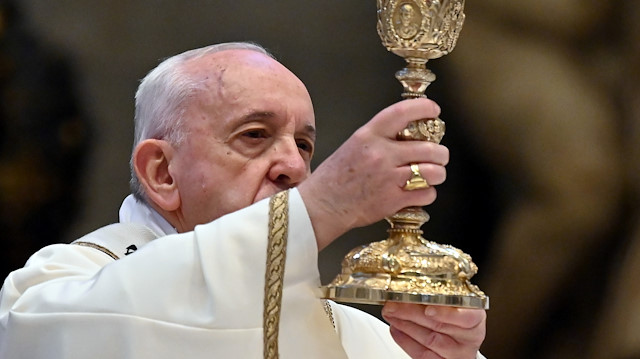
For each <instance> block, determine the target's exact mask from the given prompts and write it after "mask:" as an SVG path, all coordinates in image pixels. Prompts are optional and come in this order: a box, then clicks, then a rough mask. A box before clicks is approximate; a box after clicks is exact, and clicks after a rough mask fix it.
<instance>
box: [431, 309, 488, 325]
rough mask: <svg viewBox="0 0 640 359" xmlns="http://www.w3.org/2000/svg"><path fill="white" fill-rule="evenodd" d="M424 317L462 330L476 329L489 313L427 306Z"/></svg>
mask: <svg viewBox="0 0 640 359" xmlns="http://www.w3.org/2000/svg"><path fill="white" fill-rule="evenodd" d="M424 315H425V316H426V317H428V318H431V319H433V320H436V321H439V322H443V323H448V324H451V325H454V326H457V327H460V328H467V329H468V328H474V327H476V326H478V325H479V324H481V323H482V322H483V321H484V320H485V319H486V317H487V313H486V312H485V311H484V310H481V309H465V308H454V307H444V306H435V305H431V306H427V307H426V308H425V309H424Z"/></svg>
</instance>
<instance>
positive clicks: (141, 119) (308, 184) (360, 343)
mask: <svg viewBox="0 0 640 359" xmlns="http://www.w3.org/2000/svg"><path fill="white" fill-rule="evenodd" d="M438 112H439V109H438V106H437V105H436V104H434V103H433V102H431V101H429V100H426V99H418V100H407V101H402V102H400V103H398V104H395V105H393V106H391V107H389V108H387V109H385V110H383V111H382V112H380V113H379V114H377V115H376V116H375V117H374V118H373V119H372V120H371V121H370V122H369V123H368V124H366V125H365V126H363V127H362V128H361V129H359V130H358V131H357V132H356V133H355V134H354V135H353V136H352V137H351V138H350V139H349V140H348V141H347V142H346V143H345V144H344V145H343V146H341V147H340V148H339V149H338V150H337V151H336V152H335V153H334V154H333V155H332V156H330V157H329V158H328V159H327V160H326V161H325V162H324V163H322V164H321V165H320V166H319V167H318V169H317V170H316V171H314V173H313V174H311V173H310V172H311V171H310V161H311V157H312V155H313V149H314V143H315V120H314V114H313V108H312V104H311V100H310V98H309V94H308V92H307V90H306V88H305V86H304V85H303V84H302V82H301V81H300V80H299V79H298V78H297V77H295V76H294V75H293V74H292V73H291V72H290V71H289V70H287V69H286V68H285V67H284V66H282V65H281V64H280V63H278V62H276V61H275V60H274V59H273V58H272V57H270V56H269V55H268V54H267V53H266V52H265V51H264V50H263V49H262V48H260V47H258V46H255V45H251V44H245V43H230V44H221V45H214V46H210V47H207V48H203V49H197V50H192V51H188V52H185V53H183V54H180V55H177V56H174V57H172V58H169V59H167V60H165V61H164V62H163V63H161V64H160V65H159V66H158V67H157V68H156V69H154V70H153V71H151V72H150V73H149V74H148V75H147V77H146V78H145V79H144V80H143V81H142V83H141V85H140V88H139V90H138V92H137V94H136V139H135V143H134V150H133V154H132V158H131V166H132V192H133V196H129V197H128V198H127V199H125V201H124V203H123V206H122V208H121V210H120V223H118V224H114V225H111V226H107V227H104V228H102V229H99V230H97V231H95V232H93V233H90V234H88V235H87V236H85V237H83V238H81V239H79V240H77V241H76V242H74V243H72V244H58V245H53V246H49V247H46V248H44V249H42V250H41V251H39V252H38V253H36V254H35V255H34V256H33V257H32V258H31V259H30V260H29V262H28V263H27V265H26V266H25V267H24V268H22V269H20V270H17V271H15V272H13V273H12V274H11V275H10V276H9V277H8V278H7V279H6V281H5V283H4V285H3V288H2V295H1V298H0V357H2V358H89V357H90V358H147V357H153V358H176V357H179V356H180V357H185V358H215V357H233V358H258V357H260V356H262V355H264V357H277V356H278V354H279V355H280V356H281V357H283V358H299V357H304V358H377V357H385V358H401V357H406V356H407V354H408V355H409V356H410V357H413V358H456V359H464V358H469V359H471V358H476V357H482V356H481V355H480V354H479V353H478V349H479V347H480V344H481V343H482V341H483V339H484V332H485V317H486V316H485V312H484V311H481V310H464V309H454V308H448V307H433V306H422V305H417V304H413V305H410V304H399V303H388V304H387V305H386V306H385V307H384V309H383V315H384V317H385V319H386V320H387V321H388V322H389V323H390V325H391V327H390V329H387V326H386V325H385V324H383V323H382V322H380V321H378V320H377V319H375V318H373V317H370V316H368V315H366V314H364V313H362V312H359V311H357V310H355V309H353V308H350V307H345V306H342V305H339V304H336V303H333V302H330V301H323V300H320V299H318V296H317V288H318V286H319V275H318V270H317V263H316V262H317V251H318V250H321V249H322V248H324V247H325V246H327V245H328V244H329V243H331V242H332V241H333V240H335V239H336V238H337V237H338V236H340V235H342V234H343V233H345V232H346V231H348V230H349V229H352V228H355V227H358V226H364V225H368V224H371V223H373V222H375V221H378V220H380V219H382V218H383V217H385V216H386V215H389V214H390V213H394V212H395V211H397V210H399V209H401V208H403V207H407V206H416V205H417V206H420V205H426V204H429V203H431V202H433V201H434V200H435V196H436V192H435V189H434V188H433V187H429V188H426V189H421V190H416V191H405V190H403V185H404V183H405V182H406V180H407V178H408V177H409V175H410V174H411V171H410V169H409V167H410V164H411V163H417V164H419V168H420V171H421V173H422V175H423V176H424V178H425V179H426V180H427V181H428V182H429V183H430V184H433V185H437V184H440V183H442V182H443V181H444V180H445V169H444V165H445V164H446V163H447V161H448V150H447V149H446V148H445V147H443V146H441V145H436V144H433V143H427V142H400V141H396V140H395V136H396V133H398V131H400V130H401V129H402V128H404V127H405V125H406V124H407V123H408V122H410V121H412V120H415V119H419V118H427V117H435V116H437V115H438ZM134 197H135V199H134ZM283 233H284V234H283ZM287 238H288V240H287ZM265 268H266V274H265ZM274 288H275V292H274V291H273V290H274ZM278 288H280V289H281V292H278V290H277V289H278ZM274 293H275V294H274ZM274 338H275V340H274ZM396 343H397V344H396ZM403 350H404V351H403ZM405 352H406V353H405Z"/></svg>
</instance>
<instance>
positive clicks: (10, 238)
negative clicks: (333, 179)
mask: <svg viewBox="0 0 640 359" xmlns="http://www.w3.org/2000/svg"><path fill="white" fill-rule="evenodd" d="M614 3H615V5H614ZM633 4H635V3H632V2H625V1H624V0H622V1H617V2H611V4H609V2H607V3H606V4H605V3H602V4H600V3H599V2H588V3H583V2H581V1H569V0H567V1H563V2H558V1H555V0H548V1H542V0H536V1H528V0H527V1H521V2H513V1H509V0H482V1H477V0H474V1H469V2H467V16H468V21H467V25H465V28H464V29H463V31H462V35H461V37H460V40H459V42H458V46H457V47H456V50H454V51H453V53H452V54H450V55H448V56H446V57H444V58H442V59H439V60H436V61H433V62H432V64H431V65H430V67H431V69H432V70H434V72H435V73H436V75H438V80H437V81H436V82H435V83H434V84H433V85H431V86H430V87H429V89H428V90H427V94H428V95H429V97H431V98H434V99H435V100H436V101H438V102H439V104H440V105H441V107H442V110H443V115H442V118H443V119H444V120H445V121H446V122H447V135H446V136H445V138H444V140H443V144H445V145H447V146H448V147H449V148H450V150H451V163H450V165H449V166H448V180H447V183H445V184H444V185H442V186H440V187H439V188H438V194H439V198H438V200H437V201H436V203H435V204H434V205H432V206H430V207H429V208H427V210H428V211H429V213H430V214H431V216H432V220H431V221H430V222H429V223H428V224H427V225H425V226H424V227H423V229H424V230H425V232H426V234H425V236H426V237H427V238H428V239H431V240H434V241H437V242H441V243H449V244H452V245H454V246H457V247H459V248H461V249H463V250H464V251H465V252H467V253H469V254H471V255H472V256H473V258H474V260H475V262H476V263H477V264H478V265H479V267H480V272H479V274H478V276H477V278H476V279H475V280H474V281H476V282H479V283H480V285H481V287H482V288H483V289H485V288H489V289H490V290H491V289H492V288H497V289H493V291H490V292H489V293H488V294H489V295H490V296H491V297H492V298H493V299H495V303H497V305H496V306H495V307H494V309H492V310H491V311H490V312H489V321H490V326H489V329H490V331H489V336H488V338H487V344H486V347H485V348H486V352H485V354H488V357H490V358H494V359H501V358H514V357H520V358H534V357H544V358H550V357H554V358H574V357H587V356H586V354H585V353H586V351H587V350H588V348H589V345H585V343H584V341H585V338H591V336H592V335H593V334H594V333H595V332H596V329H595V328H597V327H600V324H599V323H600V319H599V315H600V313H601V311H602V308H604V307H607V305H606V304H607V303H608V301H607V300H605V299H607V298H609V296H608V295H607V294H604V295H601V294H600V293H601V291H604V293H609V292H608V288H610V286H611V285H612V284H611V283H610V280H609V279H608V278H609V274H610V273H615V271H616V270H620V268H619V267H620V266H621V265H620V264H619V263H621V262H624V259H625V256H624V253H625V251H626V249H627V248H628V246H629V245H630V243H632V242H633V241H637V239H638V238H640V235H637V233H640V231H637V232H635V233H636V235H635V236H634V235H633V233H634V230H633V228H635V226H636V224H637V223H638V222H637V221H636V220H635V219H636V217H635V216H636V214H637V213H638V212H637V208H638V205H637V203H639V202H638V201H637V198H638V194H640V190H639V189H638V186H637V184H636V183H638V181H637V178H638V177H637V176H638V175H637V174H638V173H640V171H638V166H637V164H638V158H640V155H639V153H640V151H638V150H637V149H636V147H638V146H637V145H636V143H637V139H639V138H640V135H639V134H640V130H639V128H640V126H639V125H638V124H639V123H640V121H638V113H640V110H638V105H637V103H640V101H638V96H637V94H638V91H637V85H636V84H637V83H640V81H638V80H640V79H638V71H637V69H638V68H640V66H637V65H638V48H639V46H638V43H639V42H638V36H637V34H638V33H640V32H639V31H637V26H638V25H637V23H640V22H638V21H637V20H636V19H638V18H640V14H639V12H638V10H637V9H636V8H637V7H638V6H635V5H633ZM0 5H2V6H3V7H6V6H9V7H11V8H13V7H15V8H16V11H17V13H19V14H21V15H22V16H17V17H15V18H13V19H16V21H18V20H19V25H20V31H17V32H18V33H21V34H25V33H27V34H29V37H30V38H32V39H33V41H34V42H35V43H37V46H35V45H33V46H32V45H29V46H26V45H25V44H27V43H29V42H28V41H27V40H25V37H24V36H23V35H20V36H17V37H16V36H15V35H11V37H12V39H13V40H11V41H12V42H11V43H9V41H8V40H6V38H3V46H5V47H3V49H4V50H3V51H5V52H6V53H8V54H9V55H7V58H4V57H3V58H2V59H1V60H2V61H0V77H2V76H3V75H4V74H5V72H3V71H5V70H6V69H14V68H19V67H21V66H22V67H24V66H23V65H29V66H27V67H25V68H26V69H27V70H24V71H23V73H24V74H30V75H33V74H39V72H38V71H36V70H34V69H43V68H46V69H48V70H47V71H46V72H44V73H46V74H48V75H47V76H45V75H44V74H40V75H39V76H35V75H34V76H27V75H24V74H23V75H22V76H23V77H24V78H27V80H28V81H26V82H19V83H18V84H15V83H11V86H8V87H7V88H4V89H3V90H2V94H3V96H4V99H3V101H4V102H3V106H5V107H6V105H7V104H15V103H20V104H21V106H22V107H23V108H30V107H33V106H35V105H38V106H39V105H41V101H44V102H43V103H44V104H45V105H46V106H45V108H46V109H48V112H43V113H45V115H43V116H40V117H39V119H38V120H37V121H35V122H34V123H36V125H33V124H32V125H31V127H29V126H26V127H25V126H16V125H12V123H13V122H11V121H12V120H15V119H16V118H17V117H15V116H13V117H12V116H10V115H11V114H12V112H10V111H9V112H6V113H8V114H9V115H6V114H5V112H3V118H2V122H0V135H3V136H0V145H2V146H3V147H0V148H1V149H2V152H0V189H1V190H2V191H0V200H3V201H4V202H0V203H1V204H2V206H4V207H2V208H0V214H1V215H2V217H3V218H2V219H3V221H0V225H3V223H4V224H6V225H7V226H9V227H10V224H12V223H14V224H15V223H17V222H18V221H17V220H16V218H20V219H22V218H26V217H29V218H30V220H29V221H25V223H26V224H25V225H23V226H22V227H24V228H29V229H31V230H32V232H34V231H35V229H38V230H41V232H37V231H35V232H34V233H44V234H39V235H34V234H30V237H29V238H27V237H24V238H23V237H20V235H19V234H18V231H19V230H18V229H13V230H12V231H13V232H12V231H8V230H4V232H3V233H0V242H1V243H2V245H3V247H4V248H8V249H7V250H4V248H3V249H2V250H0V257H4V258H3V263H5V264H6V263H10V264H9V265H5V267H6V269H7V270H8V269H14V268H17V267H19V266H21V265H22V263H24V261H25V260H26V258H27V256H28V254H27V253H31V252H33V250H35V249H34V248H37V247H39V246H41V245H44V244H46V243H48V242H68V241H71V240H73V239H75V238H77V237H79V236H81V235H83V234H85V233H87V232H89V231H91V230H93V229H96V228H98V227H101V226H103V225H105V224H107V223H111V222H115V221H117V212H118V208H119V206H120V203H121V201H122V199H123V198H124V197H125V196H126V195H127V194H128V179H129V167H128V161H129V155H130V150H131V142H132V131H133V126H132V123H133V121H132V118H133V96H134V93H135V90H136V87H137V85H138V81H139V80H140V79H141V78H143V77H144V76H145V74H146V73H147V72H148V71H149V70H150V69H152V68H153V67H154V66H155V65H156V64H158V62H159V60H160V59H162V58H165V57H167V56H170V55H173V54H176V53H179V52H182V51H184V50H187V49H191V48H195V47H200V46H205V45H209V44H212V43H218V42H225V41H239V40H246V41H254V42H258V43H260V44H261V45H263V46H265V47H266V48H268V49H269V50H270V51H271V52H273V53H274V54H275V55H276V57H277V58H278V59H279V60H280V61H281V62H282V63H283V64H285V65H286V66H287V67H289V68H290V69H291V70H292V71H293V72H294V73H296V74H297V75H298V76H299V77H300V78H301V79H302V80H303V81H304V82H305V83H306V84H307V87H308V89H309V91H310V93H311V96H312V98H313V100H314V105H315V109H316V120H317V123H318V131H319V143H318V146H317V157H316V159H315V161H314V165H317V164H318V163H320V162H321V161H322V160H323V159H324V158H325V157H326V156H327V155H328V154H330V153H331V152H332V151H334V150H335V149H336V148H337V147H338V146H339V145H340V144H341V143H342V142H343V141H344V140H345V139H346V138H348V136H349V135H350V134H351V133H352V132H353V131H354V130H355V129H357V128H358V127H359V126H361V125H362V124H364V123H365V122H366V121H367V120H368V119H369V118H371V117H372V116H373V115H374V114H375V113H377V112H378V111H379V110H381V109H382V108H384V107H386V106H387V105H389V104H391V103H393V102H395V101H398V100H399V99H400V92H401V87H400V85H399V84H398V83H397V81H396V80H395V78H394V76H393V74H394V73H395V71H397V70H399V69H400V68H402V66H403V60H402V59H400V58H398V57H397V56H395V55H393V54H391V53H389V52H387V51H386V50H385V49H384V48H383V47H382V45H381V44H380V40H379V38H378V35H377V33H376V1H374V0H368V1H364V0H357V1H356V0H352V1H345V0H326V1H321V2H319V1H293V0H282V1H264V0H222V1H206V0H193V1H169V0H137V1H130V0H109V1H107V0H94V1H81V0H57V1H49V0H14V1H10V0H2V1H0ZM6 14H7V12H5V15H6ZM12 14H13V13H12ZM4 20H5V21H3V22H2V23H1V24H0V25H2V26H0V28H2V27H3V26H4V27H6V26H7V21H6V20H7V19H6V18H5V19H4ZM9 28H10V27H9ZM15 33H16V31H15V30H12V31H9V32H6V31H5V32H3V33H2V35H3V36H8V35H7V34H15ZM29 44H31V43H29ZM23 47H25V48H27V49H26V50H25V49H22V48H23ZM35 47H38V48H41V49H42V50H41V51H40V52H38V51H35V50H33V49H34V48H35ZM15 48H21V49H22V50H20V51H17V52H16V50H15ZM36 55H37V56H40V55H42V57H43V58H54V59H55V61H53V63H54V64H58V65H56V66H53V65H48V66H46V67H45V66H43V65H42V64H40V63H29V62H28V61H27V62H25V60H24V59H32V58H35V57H36ZM7 59H10V60H7ZM11 59H13V60H11ZM61 63H62V64H63V65H60V64H61ZM7 64H9V65H11V66H8V65H7ZM14 65H15V66H14ZM634 69H635V70H634ZM7 71H8V70H7ZM55 75H57V76H55ZM3 79H4V78H3ZM45 80H46V81H45ZM49 80H51V81H53V82H55V83H58V84H60V83H62V85H60V86H51V87H50V88H47V91H43V93H41V94H34V95H33V96H34V97H23V99H29V100H24V101H22V102H16V101H15V99H16V96H15V94H16V93H21V92H20V91H14V90H13V88H14V87H15V86H18V85H20V86H21V84H23V83H28V84H31V85H33V86H35V87H36V88H43V86H45V83H47V82H48V81H49ZM31 85H30V86H31ZM18 87H19V86H18ZM591 90H593V91H591ZM43 94H44V95H43ZM36 97H37V98H40V99H45V100H46V101H45V100H34V99H35V98H36ZM59 100H64V101H63V102H64V103H66V104H67V105H65V106H62V108H63V110H61V109H60V108H58V107H56V106H54V105H51V104H50V103H49V102H51V103H58V102H60V101H59ZM565 100H566V101H565ZM569 100H571V101H569ZM65 101H66V102H65ZM69 103H71V104H72V105H69ZM634 103H635V104H636V105H633V104H634ZM30 105H33V106H30ZM43 106H44V105H43ZM5 107H0V112H2V111H6V110H5ZM596 110H597V111H598V112H597V115H595V114H594V111H596ZM14 112H15V111H14ZM591 117H593V118H591ZM70 118H72V119H73V120H69V119H70ZM29 121H31V120H29ZM31 122H33V121H31ZM53 124H55V126H53ZM47 126H49V127H51V128H52V130H50V131H49V133H51V134H53V137H55V138H57V140H56V141H57V142H56V143H57V144H58V147H55V146H53V147H51V146H50V147H51V148H49V147H46V149H45V150H43V149H39V150H37V151H36V152H37V155H35V154H33V153H34V152H29V151H27V152H24V153H25V154H26V155H25V157H20V156H16V155H15V154H14V152H15V153H17V151H12V150H11V149H12V148H14V147H15V143H23V142H33V143H36V144H38V143H44V142H46V141H43V140H42V139H40V138H39V137H37V136H30V135H31V133H32V130H29V129H34V128H43V127H47ZM49 127H47V128H49ZM23 128H26V129H27V130H26V131H23V130H21V129H23ZM574 129H575V131H574ZM60 134H64V136H62V135H60ZM23 136H24V137H23ZM56 136H57V137H56ZM61 139H65V141H62V140H61ZM65 144H66V146H67V147H65V146H64V145H65ZM41 147H42V146H41ZM56 151H57V152H56ZM65 151H66V152H65ZM572 151H573V152H572ZM57 153H61V154H58V155H56V159H57V161H59V162H55V161H53V162H52V161H51V159H50V158H49V156H51V155H53V154H57ZM69 153H72V154H74V155H73V156H71V155H68V154H69ZM82 153H85V154H86V155H85V156H83V155H82ZM64 154H67V155H64ZM47 155H49V156H47ZM25 158H26V159H27V160H25ZM30 158H31V159H33V158H39V160H38V161H31V160H29V159H30ZM585 158H588V160H585ZM5 159H6V160H5ZM3 161H4V162H3ZM32 162H33V163H34V164H33V165H31V164H32ZM45 163H64V165H56V166H50V167H53V168H61V166H63V167H64V166H66V167H64V168H65V170H64V171H63V174H60V173H58V174H53V175H52V174H51V171H49V172H47V171H44V172H43V171H41V170H40V169H42V168H44V167H46V166H44V165H43V164H45ZM16 164H19V165H16ZM20 164H27V165H25V166H22V165H20ZM76 164H77V166H76ZM16 168H17V169H18V170H20V171H22V170H24V169H25V168H27V169H30V170H25V171H24V172H20V171H18V170H16ZM45 172H46V173H45ZM16 174H19V175H20V176H18V175H16ZM45 174H46V175H52V176H62V177H61V178H63V177H64V176H65V175H64V174H66V176H67V177H64V180H62V182H61V183H71V184H73V185H72V186H67V187H64V186H62V185H60V184H56V185H53V184H55V183H57V182H55V181H54V180H49V181H48V180H46V179H45V178H47V177H45V176H44V175H45ZM34 179H35V180H34ZM57 181H60V179H58V180H57ZM76 181H77V183H76ZM52 183H53V184H52ZM547 183H552V185H550V186H546V185H545V184H547ZM545 186H546V187H545ZM54 192H55V193H57V197H55V198H53V202H51V203H47V204H46V206H45V205H42V204H41V203H40V202H39V201H38V199H39V198H49V197H51V196H50V195H49V194H50V193H54ZM564 194H568V195H566V196H565V195H564ZM65 196H67V198H68V201H65V199H64V198H65ZM71 198H75V199H76V200H77V203H75V202H73V201H72V199H71ZM24 199H29V201H26V200H24ZM11 201H13V202H11ZM6 203H13V204H11V205H7V204H6ZM15 203H18V204H19V205H16V204H15ZM583 203H584V204H583ZM71 204H73V205H71ZM28 205H33V207H32V208H36V207H37V208H38V209H37V211H36V210H33V211H31V212H29V207H28ZM583 212H584V213H583ZM25 213H26V214H25ZM27 214H28V216H27ZM25 216H26V217H25ZM514 218H515V219H517V220H515V219H514ZM45 219H46V221H45ZM43 223H44V224H43ZM54 223H59V224H61V225H60V226H59V228H58V229H57V231H55V233H51V232H47V228H50V227H51V226H53V224H54ZM33 224H36V225H35V226H34V225H33ZM45 224H46V225H45ZM38 226H40V227H43V228H41V229H39V228H36V227H38ZM386 227H387V226H386V224H385V223H379V224H376V225H374V226H371V227H369V228H363V229H358V230H354V231H352V232H351V233H349V234H347V235H345V237H344V238H342V239H341V240H339V241H336V242H335V243H334V244H332V245H331V246H330V247H329V248H328V249H327V250H325V251H324V252H323V253H322V254H321V258H320V260H321V263H322V264H321V272H322V277H323V281H324V282H327V281H329V280H331V279H332V278H333V276H334V275H335V274H336V273H337V272H338V271H339V269H340V261H341V259H342V256H343V255H344V254H345V253H346V252H347V251H348V250H350V249H351V248H353V247H355V246H357V245H359V244H362V243H367V242H370V241H374V240H382V239H384V238H386V233H385V230H386ZM2 228H3V227H0V230H2ZM34 236H35V238H37V240H36V239H33V237H34ZM527 240H529V241H530V242H527ZM27 241H31V242H33V243H31V247H29V246H26V245H24V246H23V245H21V244H20V243H25V242H27ZM16 243H18V244H19V245H17V244H16ZM518 243H520V244H521V245H519V246H518V245H516V244H518ZM574 248H575V251H574V250H572V249H574ZM32 249H33V250H32ZM21 251H22V252H21ZM602 253H606V256H605V260H602V256H600V254H602ZM557 256H561V258H566V261H565V260H562V261H559V262H561V263H562V265H561V266H554V265H556V264H557V262H558V261H556V262H554V261H552V259H553V258H555V257H557ZM491 264H493V265H491ZM492 267H493V268H492ZM483 268H484V271H483ZM488 268H492V270H490V271H489V272H490V275H489V276H487V274H486V273H487V272H488V270H487V269H488ZM515 268H518V270H516V269H515ZM522 268H524V270H523V272H521V271H520V270H522ZM545 268H548V269H549V270H548V271H545V270H543V269H545ZM528 269H531V270H528ZM623 272H624V271H623ZM627 273H629V272H628V271H627ZM638 274H640V273H638ZM582 275H587V276H589V277H587V278H588V279H585V280H582V278H583V277H581V276H582ZM632 277H633V276H632ZM514 278H515V279H514ZM552 278H559V279H558V280H557V281H555V282H557V283H555V284H554V285H553V286H550V285H546V284H547V283H551V282H554V280H553V279H552ZM576 278H580V279H577V280H576ZM625 283H628V282H625ZM539 287H540V288H539ZM516 288H521V290H520V289H518V290H520V291H518V290H516ZM518 293H523V294H518ZM527 293H528V294H527ZM534 295H535V296H536V297H535V298H534V297H533V296H534ZM518 303H524V304H523V305H521V306H520V307H518V306H517V305H511V304H518ZM509 308H511V309H512V310H513V312H510V311H509ZM514 308H515V309H514ZM371 310H372V311H373V312H375V311H376V309H375V308H374V309H371ZM492 318H501V319H499V320H496V321H493V322H492ZM639 322H640V321H639ZM614 327H615V324H614ZM592 328H593V329H592ZM501 329H502V331H501ZM605 331H608V332H611V330H608V329H607V330H605ZM586 340H587V341H589V342H591V340H590V339H586ZM507 344H513V345H511V346H510V347H509V350H514V351H515V352H517V353H518V354H516V355H514V354H500V353H501V352H502V353H506V351H504V350H503V349H504V348H506V347H507V346H508V345H507ZM549 353H555V354H553V355H551V354H549ZM567 353H568V354H567ZM604 357H608V358H613V357H614V356H613V354H612V355H611V356H606V355H605V356H604Z"/></svg>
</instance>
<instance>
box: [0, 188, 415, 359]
mask: <svg viewBox="0 0 640 359" xmlns="http://www.w3.org/2000/svg"><path fill="white" fill-rule="evenodd" d="M289 197H290V198H289V211H288V212H289V221H288V242H287V245H286V260H285V270H284V278H283V281H282V286H283V291H282V297H281V298H282V303H281V312H280V321H279V330H278V336H279V340H278V351H279V354H280V358H346V357H347V356H348V358H352V359H353V358H362V359H365V358H406V357H407V356H406V354H404V352H403V351H402V350H401V349H400V348H399V347H398V346H397V345H396V344H395V343H394V342H393V340H392V339H391V337H390V335H389V333H388V328H387V327H386V325H385V324H384V323H382V322H380V321H379V320H377V319H375V318H373V317H371V316H369V315H367V314H365V313H362V312H359V311H357V310H355V309H352V308H347V307H344V306H342V305H338V304H336V303H331V308H332V310H331V311H329V314H330V316H328V315H327V313H325V309H324V308H323V303H324V302H323V301H322V300H320V299H318V288H319V285H320V282H319V273H318V269H317V246H316V241H315V238H314V235H313V228H312V226H311V222H310V220H309V217H308V214H307V212H306V209H305V207H304V203H303V202H302V198H301V197H300V195H299V193H298V192H297V190H295V189H292V190H290V196H289ZM268 214H269V200H268V199H266V200H263V201H261V202H259V203H256V204H254V205H252V206H250V207H247V208H245V209H242V210H240V211H237V212H234V213H231V214H229V215H226V216H224V217H222V218H220V219H218V220H215V221H213V222H211V223H208V224H205V225H200V226H198V227H196V228H195V230H194V231H192V232H188V233H182V234H172V233H174V232H175V230H173V229H172V228H171V227H170V226H169V225H168V223H167V222H166V221H164V219H162V217H160V216H159V215H158V214H157V213H156V212H155V211H153V210H152V209H150V208H149V207H147V206H145V205H143V204H140V203H135V201H134V200H133V199H132V198H127V200H125V203H124V204H123V209H122V210H121V222H123V223H121V224H115V225H112V226H107V227H105V228H102V229H100V230H98V231H96V232H93V233H90V234H88V235H87V236H85V237H83V238H81V239H79V240H78V241H76V242H75V243H74V244H56V245H51V246H48V247H45V248H43V249H42V250H40V251H39V252H37V253H36V254H34V255H33V256H32V257H31V258H30V259H29V261H28V262H27V265H26V266H25V267H24V268H22V269H19V270H17V271H15V272H13V273H12V274H11V275H10V276H9V277H8V278H7V279H6V281H5V282H4V285H3V287H2V291H1V293H0V358H2V359H14V358H25V359H26V358H29V359H57V358H60V359H62V358H64V359H75V358H77V359H80V358H92V359H93V358H105V359H106V358H154V359H156V358H172V359H175V358H185V359H187V358H262V357H263V330H264V328H263V314H264V313H263V307H264V301H263V300H264V290H265V266H266V257H267V238H268V233H267V232H268V228H269V223H268V222H269V215H268ZM105 249H106V251H105ZM114 257H116V258H118V259H117V260H116V259H114ZM330 317H331V318H333V321H334V325H335V328H334V326H332V323H331V320H330ZM345 352H346V354H345Z"/></svg>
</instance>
